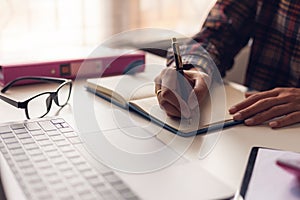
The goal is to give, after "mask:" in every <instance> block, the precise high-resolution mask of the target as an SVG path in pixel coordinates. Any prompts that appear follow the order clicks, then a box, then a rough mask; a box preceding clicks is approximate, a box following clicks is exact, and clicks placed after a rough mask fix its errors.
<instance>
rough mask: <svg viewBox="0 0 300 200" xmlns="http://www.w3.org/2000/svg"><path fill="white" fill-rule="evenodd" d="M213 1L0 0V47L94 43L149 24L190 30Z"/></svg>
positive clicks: (192, 31) (197, 26) (198, 24)
mask: <svg viewBox="0 0 300 200" xmlns="http://www.w3.org/2000/svg"><path fill="white" fill-rule="evenodd" d="M214 2H215V0H205V1H204V0H200V1H199V0H150V1H149V0H0V28H1V29H0V30H1V31H0V48H1V49H5V50H10V49H14V50H15V49H21V50H22V49H26V48H28V47H29V46H30V48H40V47H51V46H64V47H65V46H66V45H67V46H82V45H97V44H100V43H101V42H102V41H103V40H105V39H106V38H109V37H110V36H111V35H114V34H117V33H121V32H123V31H128V30H132V29H137V28H149V27H151V28H164V29H170V30H173V31H178V32H179V33H181V34H185V35H193V34H195V33H196V32H197V31H199V30H200V28H201V25H202V24H203V21H204V19H205V17H206V16H207V14H208V11H209V9H210V8H211V7H212V6H213V4H214ZM162 37H163V36H162Z"/></svg>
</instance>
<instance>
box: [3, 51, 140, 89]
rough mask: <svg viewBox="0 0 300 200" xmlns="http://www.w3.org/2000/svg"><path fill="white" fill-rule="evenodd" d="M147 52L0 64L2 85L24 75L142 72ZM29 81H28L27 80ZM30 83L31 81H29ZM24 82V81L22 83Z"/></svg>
mask: <svg viewBox="0 0 300 200" xmlns="http://www.w3.org/2000/svg"><path fill="white" fill-rule="evenodd" d="M144 69H145V54H143V53H140V54H128V55H121V56H118V57H117V56H110V57H99V58H89V59H79V60H68V61H56V62H46V63H33V64H19V65H7V66H0V83H1V84H2V85H5V84H7V83H8V82H10V81H12V80H14V79H16V78H18V77H22V76H49V77H58V78H71V79H75V78H76V77H79V78H92V77H101V76H112V75H119V74H126V73H136V72H142V71H144ZM26 83H27V82H26ZM28 83H30V82H28ZM22 84H24V83H22Z"/></svg>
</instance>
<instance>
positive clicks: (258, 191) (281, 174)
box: [240, 147, 300, 200]
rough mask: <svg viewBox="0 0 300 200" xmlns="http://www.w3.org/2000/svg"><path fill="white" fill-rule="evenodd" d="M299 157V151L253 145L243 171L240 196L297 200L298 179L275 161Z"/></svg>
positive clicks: (299, 191) (248, 199)
mask: <svg viewBox="0 0 300 200" xmlns="http://www.w3.org/2000/svg"><path fill="white" fill-rule="evenodd" d="M282 158H289V159H300V153H295V152H290V151H283V150H277V149H268V148H261V147H253V148H252V150H251V153H250V155H249V159H248V163H247V167H246V170H245V173H244V177H243V181H242V185H241V187H240V196H241V197H242V198H243V199H244V200H260V199H272V200H282V199H289V200H296V199H297V200H299V199H300V181H299V179H298V178H297V176H295V174H292V173H289V172H288V171H287V170H283V169H282V168H281V167H280V166H279V165H278V164H277V161H278V160H280V159H282Z"/></svg>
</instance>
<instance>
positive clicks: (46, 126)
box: [0, 118, 138, 200]
mask: <svg viewBox="0 0 300 200" xmlns="http://www.w3.org/2000/svg"><path fill="white" fill-rule="evenodd" d="M0 151H1V153H2V155H3V157H4V158H5V159H6V161H7V163H8V165H9V167H10V169H11V170H12V172H13V173H14V175H15V177H16V179H17V181H18V183H19V184H20V187H21V188H22V190H23V191H24V194H25V195H26V197H27V198H28V199H109V200H111V199H128V200H136V199H138V197H137V196H136V195H135V194H134V193H133V192H132V191H131V190H130V189H129V188H128V186H127V185H126V184H125V183H124V182H123V181H122V180H121V179H120V178H119V177H118V176H117V175H116V174H115V173H114V172H113V171H112V170H111V169H110V168H108V167H106V166H104V165H102V164H101V163H100V162H96V161H95V160H93V159H92V157H89V156H90V155H89V154H88V153H87V151H86V150H85V149H84V147H83V144H82V141H81V140H80V138H79V136H78V135H77V133H76V132H75V131H74V130H73V129H72V127H71V126H69V125H68V124H67V123H66V122H65V121H64V120H63V119H61V118H55V119H40V120H36V121H34V120H30V121H27V122H22V123H10V124H4V125H0ZM93 162H95V163H93Z"/></svg>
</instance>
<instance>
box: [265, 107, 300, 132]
mask: <svg viewBox="0 0 300 200" xmlns="http://www.w3.org/2000/svg"><path fill="white" fill-rule="evenodd" d="M299 122H300V111H297V112H292V113H290V114H288V115H286V116H284V117H282V118H280V119H276V120H274V121H272V122H270V123H269V126H270V127H272V128H281V127H285V126H288V125H292V124H296V123H299Z"/></svg>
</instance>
